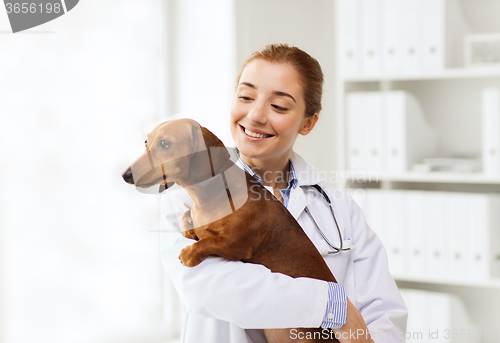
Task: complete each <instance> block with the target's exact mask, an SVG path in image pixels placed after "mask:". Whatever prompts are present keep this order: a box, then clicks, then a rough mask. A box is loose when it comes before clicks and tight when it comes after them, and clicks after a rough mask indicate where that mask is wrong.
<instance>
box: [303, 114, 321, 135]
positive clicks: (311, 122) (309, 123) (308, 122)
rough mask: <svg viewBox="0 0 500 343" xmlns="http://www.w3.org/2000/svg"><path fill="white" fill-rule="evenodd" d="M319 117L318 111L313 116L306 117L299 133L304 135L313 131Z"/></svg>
mask: <svg viewBox="0 0 500 343" xmlns="http://www.w3.org/2000/svg"><path fill="white" fill-rule="evenodd" d="M318 119H319V114H318V113H314V114H313V115H312V116H310V117H307V118H304V121H303V122H302V126H301V128H300V130H299V133H300V134H301V135H303V136H305V135H307V134H308V133H309V132H311V131H312V129H313V128H314V126H315V125H316V123H317V122H318Z"/></svg>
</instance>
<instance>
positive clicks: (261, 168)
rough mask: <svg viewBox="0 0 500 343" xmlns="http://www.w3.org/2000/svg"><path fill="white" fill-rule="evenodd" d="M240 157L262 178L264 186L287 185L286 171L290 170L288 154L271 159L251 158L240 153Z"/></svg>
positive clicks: (284, 186)
mask: <svg viewBox="0 0 500 343" xmlns="http://www.w3.org/2000/svg"><path fill="white" fill-rule="evenodd" d="M240 158H241V159H242V160H243V162H245V163H246V165H247V166H249V167H250V168H252V170H253V171H254V172H255V173H256V174H257V175H258V176H259V177H260V178H261V179H262V184H263V185H264V186H270V187H272V188H273V189H285V188H287V187H288V173H289V171H290V156H288V154H287V156H283V157H282V158H280V159H273V160H261V159H252V158H248V157H246V156H243V155H240Z"/></svg>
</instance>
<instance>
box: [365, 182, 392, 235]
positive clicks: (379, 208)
mask: <svg viewBox="0 0 500 343" xmlns="http://www.w3.org/2000/svg"><path fill="white" fill-rule="evenodd" d="M386 194H387V193H384V192H383V191H381V190H378V189H367V190H366V200H365V217H366V222H367V223H368V225H369V226H370V227H371V228H372V230H373V231H375V233H376V234H377V236H378V237H379V238H380V240H381V241H382V243H383V244H385V243H386V241H387V224H386V222H384V220H386V218H385V213H384V204H385V203H386V202H387V196H384V195H386Z"/></svg>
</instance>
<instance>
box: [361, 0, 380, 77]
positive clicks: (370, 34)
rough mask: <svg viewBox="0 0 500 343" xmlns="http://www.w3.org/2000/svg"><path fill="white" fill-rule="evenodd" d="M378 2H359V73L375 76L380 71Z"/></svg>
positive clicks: (377, 0)
mask: <svg viewBox="0 0 500 343" xmlns="http://www.w3.org/2000/svg"><path fill="white" fill-rule="evenodd" d="M380 4H381V1H380V0H361V47H362V48H361V71H362V73H363V74H377V73H380V71H381V57H380V55H381V54H380V49H381V45H380V36H381V23H380V9H381V6H380Z"/></svg>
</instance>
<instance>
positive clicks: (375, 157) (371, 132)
mask: <svg viewBox="0 0 500 343" xmlns="http://www.w3.org/2000/svg"><path fill="white" fill-rule="evenodd" d="M363 101H364V104H365V109H366V112H365V113H366V116H367V118H366V132H365V134H366V148H367V149H366V159H367V168H368V170H367V171H368V172H369V173H370V175H371V174H372V172H375V173H380V172H382V171H383V168H384V166H383V161H382V158H383V156H382V151H383V150H382V149H383V142H382V139H383V137H382V127H383V124H384V117H383V116H382V95H381V93H378V92H368V93H366V94H365V97H364V100H363Z"/></svg>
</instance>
